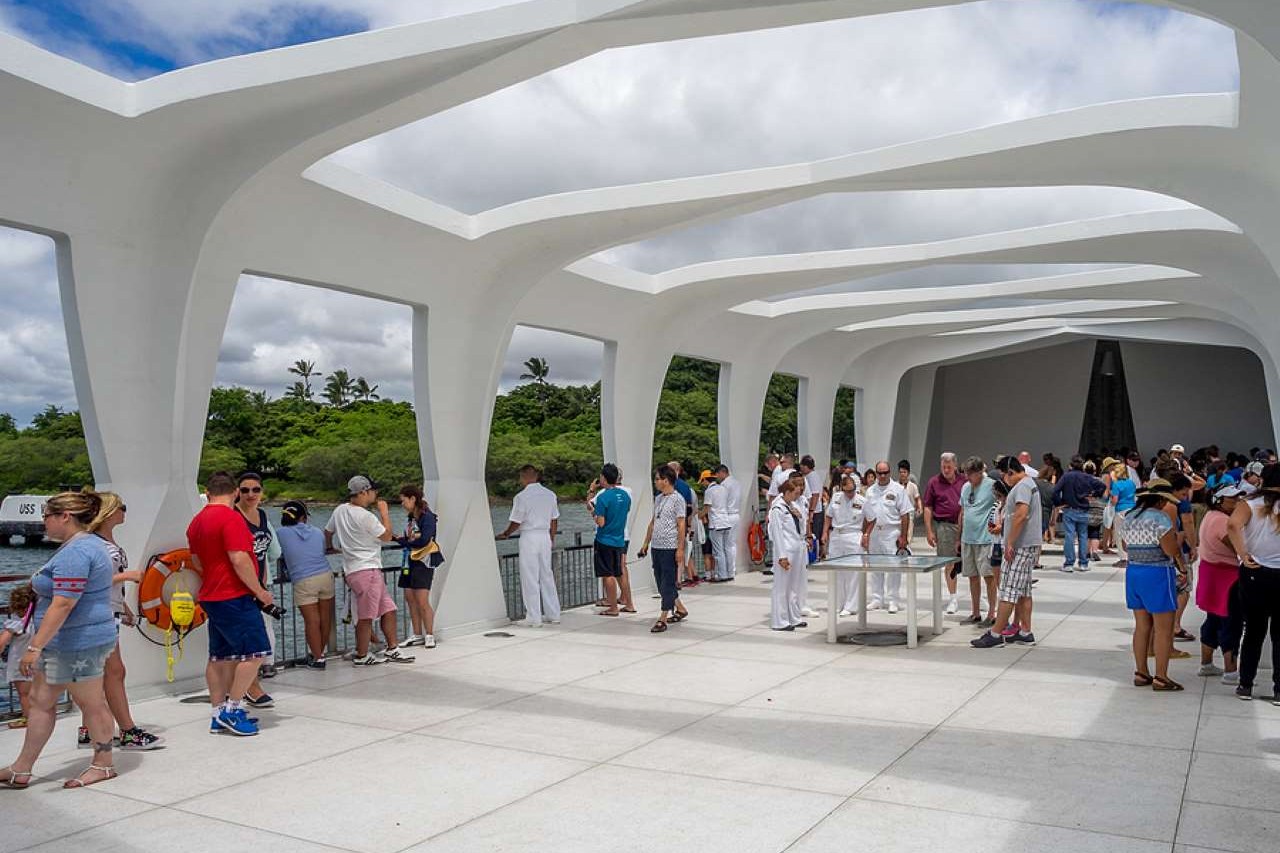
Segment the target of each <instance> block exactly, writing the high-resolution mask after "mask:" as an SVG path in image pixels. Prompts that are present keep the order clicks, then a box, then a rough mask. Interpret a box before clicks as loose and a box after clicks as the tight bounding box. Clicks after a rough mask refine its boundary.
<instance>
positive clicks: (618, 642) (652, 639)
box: [556, 613, 738, 652]
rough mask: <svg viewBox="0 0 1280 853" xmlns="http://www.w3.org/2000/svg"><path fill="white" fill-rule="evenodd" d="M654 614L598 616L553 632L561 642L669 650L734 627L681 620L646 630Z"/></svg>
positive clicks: (724, 633) (721, 634) (651, 622)
mask: <svg viewBox="0 0 1280 853" xmlns="http://www.w3.org/2000/svg"><path fill="white" fill-rule="evenodd" d="M656 616H657V614H656V613H652V614H645V615H643V616H641V615H638V614H629V615H627V616H624V617H620V618H618V619H601V620H600V622H599V623H597V624H595V625H589V626H587V627H586V628H582V629H580V630H577V631H571V632H567V633H564V634H559V635H557V637H556V639H557V640H558V641H560V642H564V643H582V644H583V645H588V646H613V647H615V648H622V649H637V648H639V649H644V650H646V651H657V652H670V651H675V650H677V649H682V648H687V647H688V646H692V645H694V644H696V643H701V642H704V641H706V640H710V639H714V638H716V637H722V636H725V635H727V634H731V633H733V632H734V631H736V630H738V629H737V628H734V627H733V626H732V625H708V624H701V623H699V624H694V623H690V622H681V623H680V624H679V625H678V626H676V627H673V628H671V629H669V630H667V631H665V632H663V633H661V634H651V633H649V628H650V626H652V625H653V623H654V620H655V618H656Z"/></svg>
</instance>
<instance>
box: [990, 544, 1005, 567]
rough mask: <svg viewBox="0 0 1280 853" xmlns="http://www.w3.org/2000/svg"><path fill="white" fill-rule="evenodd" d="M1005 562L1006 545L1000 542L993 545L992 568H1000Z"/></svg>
mask: <svg viewBox="0 0 1280 853" xmlns="http://www.w3.org/2000/svg"><path fill="white" fill-rule="evenodd" d="M1002 563H1004V546H1003V545H1002V544H1000V543H999V542H996V543H994V544H993V545H992V546H991V568H993V569H998V568H1000V566H1001V564H1002Z"/></svg>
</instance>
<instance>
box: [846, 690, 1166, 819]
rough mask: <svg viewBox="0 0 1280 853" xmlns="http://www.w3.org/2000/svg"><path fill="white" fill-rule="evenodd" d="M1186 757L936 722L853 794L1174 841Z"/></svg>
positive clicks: (861, 796) (1156, 750)
mask: <svg viewBox="0 0 1280 853" xmlns="http://www.w3.org/2000/svg"><path fill="white" fill-rule="evenodd" d="M1008 713H1020V711H1018V710H1014V709H1010V711H1009V712H1008ZM992 724H993V728H994V727H995V726H998V724H999V721H998V720H993V721H992ZM1189 756H1190V753H1188V752H1180V751H1177V750H1172V749H1159V748H1154V747H1149V746H1144V747H1137V746H1123V745H1118V744H1095V743H1086V742H1081V741H1074V740H1067V739H1059V738H1041V737H1032V736H1027V735H1019V734H1008V733H1005V732H1001V731H995V730H993V731H991V732H978V731H968V730H965V731H961V730H958V729H940V730H938V731H937V732H935V733H934V734H932V735H930V736H929V737H928V738H926V739H925V740H924V742H923V743H921V744H919V745H918V746H916V747H915V748H914V749H912V750H911V751H910V752H909V753H907V755H906V756H904V757H903V758H902V759H900V760H899V761H898V762H897V763H896V764H894V765H893V766H892V767H891V768H889V770H887V771H886V772H885V773H884V774H882V775H881V776H880V777H878V778H877V779H876V780H875V781H874V782H872V783H871V784H870V785H868V786H867V788H865V789H864V790H863V792H862V793H861V794H859V795H858V796H859V798H861V799H873V800H884V801H889V802H896V803H901V804H904V805H915V806H924V807H929V808H939V809H945V810H949V811H956V812H961V813H965V814H973V815H985V816H987V817H997V818H1002V819H1005V820H1018V821H1023V822H1028V823H1043V824H1047V825H1050V826H1059V827H1064V828H1067V829H1084V830H1089V831H1093V832H1106V833H1112V834H1115V835H1126V836H1131V837H1135V838H1147V839H1151V840H1156V841H1166V842H1172V841H1173V836H1174V830H1175V828H1176V826H1177V823H1178V810H1179V805H1180V803H1181V800H1182V788H1183V782H1184V779H1185V778H1186V776H1185V774H1186V767H1187V762H1188V759H1189ZM1004 757H1008V759H1009V762H1010V763H1011V765H1012V766H1014V767H1016V773H1014V774H1011V775H1010V776H1009V777H1006V776H1004V775H1001V776H1000V778H1001V780H1002V781H1001V782H1000V783H999V784H995V785H989V784H982V781H983V779H982V777H981V775H978V774H977V770H978V769H980V768H983V767H991V766H993V763H999V762H1000V760H1001V759H1002V758H1004ZM1008 779H1019V780H1024V781H1025V784H1011V783H1010V782H1008V781H1006V780H1008ZM1137 798H1140V799H1139V801H1140V803H1141V807H1135V799H1137Z"/></svg>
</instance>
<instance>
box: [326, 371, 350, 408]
mask: <svg viewBox="0 0 1280 853" xmlns="http://www.w3.org/2000/svg"><path fill="white" fill-rule="evenodd" d="M354 386H355V383H354V382H352V381H351V376H350V374H348V373H347V371H345V370H335V371H334V372H333V373H330V374H329V375H328V376H327V377H325V381H324V394H323V397H324V399H325V402H327V403H328V404H329V405H330V406H333V407H334V408H338V409H341V408H342V407H344V406H346V405H347V404H348V403H350V402H351V392H352V389H353V387H354Z"/></svg>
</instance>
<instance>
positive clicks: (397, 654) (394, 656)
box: [382, 646, 415, 663]
mask: <svg viewBox="0 0 1280 853" xmlns="http://www.w3.org/2000/svg"><path fill="white" fill-rule="evenodd" d="M382 660H383V661H384V662H385V663H413V662H414V660H415V658H414V656H413V655H406V654H405V653H404V652H402V651H400V647H399V646H397V647H396V648H394V649H387V650H386V651H385V652H383V653H382Z"/></svg>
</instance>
